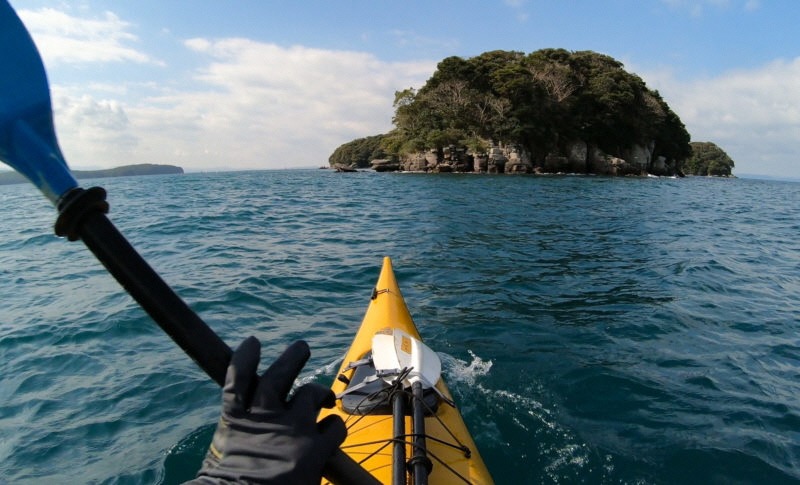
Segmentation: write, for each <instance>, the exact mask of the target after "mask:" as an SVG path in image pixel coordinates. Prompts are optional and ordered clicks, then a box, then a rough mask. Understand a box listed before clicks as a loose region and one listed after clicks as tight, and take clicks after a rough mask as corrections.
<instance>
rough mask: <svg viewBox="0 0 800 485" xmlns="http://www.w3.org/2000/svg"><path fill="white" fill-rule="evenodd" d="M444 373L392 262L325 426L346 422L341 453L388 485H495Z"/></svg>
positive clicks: (346, 364)
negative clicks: (329, 422) (334, 420)
mask: <svg viewBox="0 0 800 485" xmlns="http://www.w3.org/2000/svg"><path fill="white" fill-rule="evenodd" d="M440 370H441V363H440V361H439V358H438V356H437V355H436V354H435V352H433V351H432V350H430V349H429V348H428V347H427V346H425V345H424V344H423V343H422V342H421V338H420V335H419V331H418V330H417V327H416V325H415V324H414V321H413V320H412V318H411V314H410V313H409V311H408V307H407V306H406V303H405V300H404V299H403V295H402V294H401V293H400V288H399V287H398V285H397V280H396V278H395V275H394V271H393V269H392V262H391V260H390V258H388V257H386V258H384V260H383V268H382V269H381V273H380V276H379V277H378V283H377V285H376V286H375V289H374V290H373V293H372V299H371V301H370V304H369V307H368V308H367V312H366V314H365V316H364V320H363V322H362V323H361V327H360V328H359V330H358V332H356V336H355V338H354V340H353V343H352V344H351V346H350V349H349V350H348V351H347V353H346V354H345V357H344V361H343V362H342V366H341V369H340V370H339V373H338V378H337V379H336V380H335V381H334V383H333V385H332V386H331V388H332V390H333V392H334V393H336V396H337V401H336V406H335V407H334V408H333V409H330V410H326V409H323V410H322V413H321V414H320V419H322V418H324V417H325V416H328V415H330V414H336V415H338V416H340V417H341V418H342V419H343V420H344V422H345V424H346V425H347V429H348V435H347V439H346V440H345V442H344V443H343V444H342V447H341V449H342V450H343V451H344V452H345V453H347V454H348V455H350V457H351V458H353V459H354V460H355V461H356V462H358V463H359V464H360V465H361V466H363V467H364V468H365V469H366V470H367V471H369V472H370V473H372V475H373V476H375V478H377V479H378V480H379V481H380V482H382V483H394V484H405V483H411V480H409V478H411V479H413V483H415V484H422V483H433V484H444V483H447V484H450V483H472V484H491V483H493V481H492V478H491V476H490V475H489V472H488V470H487V468H486V465H485V464H484V463H483V460H482V459H481V456H480V454H479V453H478V449H477V447H476V446H475V442H474V441H473V439H472V437H471V435H470V434H469V431H468V430H467V427H466V425H465V424H464V420H463V418H462V417H461V413H460V412H459V410H458V408H457V407H456V406H455V403H454V402H453V400H452V397H451V395H450V391H449V390H448V389H447V386H446V385H445V383H444V380H443V379H441V377H440ZM428 472H429V473H428ZM323 483H327V482H326V481H324V480H323Z"/></svg>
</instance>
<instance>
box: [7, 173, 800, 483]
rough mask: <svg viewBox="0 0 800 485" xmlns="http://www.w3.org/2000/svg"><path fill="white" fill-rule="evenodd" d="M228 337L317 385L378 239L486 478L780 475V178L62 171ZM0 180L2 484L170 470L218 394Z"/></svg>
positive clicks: (793, 421) (797, 262)
mask: <svg viewBox="0 0 800 485" xmlns="http://www.w3.org/2000/svg"><path fill="white" fill-rule="evenodd" d="M82 185H83V186H84V187H89V186H92V185H100V186H103V187H104V188H105V189H106V190H107V191H108V194H109V197H108V199H109V202H110V204H111V212H110V214H109V217H110V218H111V220H112V221H113V222H114V224H115V225H116V226H117V227H118V228H119V229H120V231H121V232H122V233H123V234H125V235H126V237H127V238H128V239H129V240H130V242H131V243H132V244H133V246H134V247H136V248H137V249H138V251H139V252H140V253H141V254H142V256H144V258H145V259H146V260H148V261H149V262H150V264H151V265H152V266H153V267H154V268H155V269H156V270H157V271H158V272H159V273H160V274H161V275H162V277H163V278H164V279H165V280H166V281H167V282H168V283H169V284H170V285H171V286H172V287H173V288H174V289H175V291H176V292H177V293H178V294H179V295H181V297H182V298H183V299H184V300H185V301H186V302H187V303H188V304H189V305H190V306H191V307H192V308H193V309H194V310H195V311H196V312H197V313H198V314H199V315H200V316H201V317H202V318H203V319H204V320H205V321H206V322H207V323H208V324H209V325H210V326H211V327H212V328H213V329H214V330H215V331H216V332H217V333H218V334H219V335H220V336H221V337H222V339H223V340H224V341H226V342H227V343H228V344H229V345H230V346H231V347H235V346H237V345H238V344H239V342H241V341H242V340H243V339H244V338H245V337H247V336H249V335H254V336H256V337H257V338H259V339H260V340H261V341H262V342H263V357H262V365H264V366H266V365H268V364H269V363H270V362H271V361H272V360H273V359H274V358H275V357H276V356H277V355H278V354H279V353H280V352H281V351H282V350H283V349H284V348H285V347H286V345H288V344H289V343H291V342H293V341H295V340H298V339H304V340H306V341H307V342H308V343H309V344H310V346H311V349H312V357H311V360H310V361H309V363H308V364H307V366H306V368H305V369H304V371H303V372H302V374H301V377H300V379H299V382H300V383H306V382H312V381H313V382H318V383H320V384H323V385H329V384H330V383H331V382H332V380H333V379H334V377H335V376H334V374H335V372H336V369H337V368H338V364H339V362H340V359H341V356H342V354H343V353H344V351H345V350H346V349H347V347H348V346H349V344H350V342H351V340H352V338H353V335H354V333H355V331H356V329H357V327H358V325H359V324H360V322H361V319H362V317H363V314H364V311H365V310H366V307H367V304H368V302H369V298H370V293H371V290H372V287H373V285H374V284H375V281H376V279H377V276H378V273H379V270H380V266H381V262H382V258H383V257H384V256H390V257H391V258H392V260H393V263H394V267H395V272H396V275H397V278H398V281H399V283H400V287H401V289H402V291H403V294H404V296H405V298H406V301H407V303H408V306H409V308H410V310H411V313H412V315H413V316H414V319H415V321H416V323H417V326H418V327H419V330H420V332H421V334H422V336H423V338H424V340H425V341H426V343H428V345H429V346H430V347H432V348H433V349H435V350H436V351H437V352H438V353H439V355H440V357H441V358H442V361H443V376H444V379H445V380H446V381H447V382H448V385H449V387H450V389H451V391H452V393H453V395H454V397H455V400H456V402H457V404H458V406H459V408H460V409H461V412H462V413H463V415H464V418H465V421H466V423H467V425H468V427H469V429H470V431H471V433H472V435H473V436H474V438H475V441H476V442H477V445H478V448H479V451H480V453H481V455H482V456H483V458H484V460H485V462H486V464H487V466H488V468H489V470H490V472H491V473H492V475H493V476H494V479H495V481H496V482H497V483H499V484H504V483H513V484H540V483H541V484H555V483H559V484H572V483H583V484H595V483H597V484H685V483H689V484H691V483H697V484H762V483H763V484H781V483H800V183H797V182H781V181H775V180H770V181H765V180H755V179H744V178H727V179H726V178H701V177H687V178H682V179H672V178H609V177H599V176H598V177H592V176H524V175H521V176H510V175H478V174H463V175H460V174H405V173H374V172H357V173H335V172H333V171H331V170H318V169H314V170H310V169H309V170H275V171H250V172H230V173H219V172H218V173H189V174H184V175H168V176H150V177H130V178H113V179H102V180H88V181H82ZM55 217H56V213H55V210H54V209H53V207H52V206H51V205H50V204H49V202H48V201H47V200H46V199H45V198H44V197H43V196H42V195H41V194H40V193H38V192H37V191H36V189H34V188H33V186H32V185H30V184H21V185H9V186H2V187H0V457H2V458H0V483H9V484H18V483H19V484H39V483H45V484H52V483H88V484H151V483H159V484H176V483H181V482H183V481H185V480H187V479H190V478H192V477H193V476H194V474H195V473H196V472H197V470H198V468H199V466H200V461H201V459H202V457H203V455H204V454H205V451H206V449H207V446H208V443H209V441H210V438H211V435H212V434H213V430H214V425H215V421H216V419H217V417H218V416H219V407H220V391H219V388H218V387H217V386H216V384H214V383H213V382H212V381H211V380H210V379H209V378H208V377H207V376H206V375H205V374H204V373H203V372H202V371H200V370H199V368H198V367H197V366H196V365H195V364H194V363H193V362H192V361H191V360H190V359H189V358H188V357H187V356H186V355H185V354H184V353H183V352H182V351H181V350H180V349H179V348H178V347H177V346H176V345H175V344H174V343H173V342H172V341H171V340H170V339H169V338H168V337H167V336H166V335H165V334H164V333H163V332H162V331H161V330H160V329H159V327H157V326H156V325H155V324H153V323H152V322H151V320H150V319H149V317H147V315H146V314H144V312H143V311H142V310H141V309H140V308H139V307H138V306H137V305H136V303H135V302H134V301H133V300H132V299H131V298H130V297H129V296H128V295H127V294H126V293H125V292H124V291H123V290H122V289H121V287H120V286H119V285H118V284H117V283H116V281H114V280H113V279H112V278H111V277H110V276H109V275H108V274H107V273H106V271H105V270H104V268H103V267H102V266H101V265H100V263H98V262H97V260H96V259H94V256H93V255H92V254H91V253H90V252H89V251H88V250H87V249H86V248H85V247H84V246H83V245H82V243H81V242H68V241H67V240H64V239H60V238H57V237H56V236H55V235H54V234H53V223H54V221H55Z"/></svg>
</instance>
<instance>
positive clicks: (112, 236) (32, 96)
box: [0, 0, 378, 484]
mask: <svg viewBox="0 0 800 485" xmlns="http://www.w3.org/2000/svg"><path fill="white" fill-rule="evenodd" d="M0 63H2V65H3V66H4V69H2V71H0V160H2V161H3V162H5V163H6V164H8V165H10V166H11V167H12V168H14V169H15V170H16V171H18V172H19V173H21V174H22V175H24V176H25V177H27V178H28V179H29V180H30V181H31V182H32V183H33V184H34V185H35V186H36V187H38V188H39V190H41V191H42V193H43V194H44V195H45V196H46V197H47V198H48V199H49V200H50V201H51V202H52V203H53V204H54V205H55V206H56V207H57V208H58V212H59V216H58V219H57V221H56V227H55V229H56V234H58V235H59V236H65V237H67V238H68V239H69V240H71V241H75V240H78V239H80V240H82V241H83V242H84V244H85V245H86V246H87V247H88V248H89V249H90V250H91V251H92V252H93V253H94V255H95V256H96V257H97V259H98V260H100V262H101V263H103V265H104V266H105V267H106V269H108V271H109V273H111V274H112V275H113V276H114V278H116V279H117V281H118V282H119V283H120V284H121V285H122V286H123V287H124V288H125V289H126V290H127V291H128V293H130V294H131V296H132V297H133V298H134V299H135V300H136V301H137V302H138V303H139V304H140V305H141V306H142V308H144V310H145V311H146V312H147V313H148V314H149V315H150V316H151V317H152V318H153V320H154V321H155V322H156V323H157V324H158V325H159V326H160V327H161V328H162V329H163V330H164V331H165V332H166V333H167V334H168V335H169V336H170V337H172V339H173V340H174V341H175V342H176V343H177V344H178V345H179V346H180V347H181V348H182V349H183V350H184V351H185V352H186V353H187V354H188V355H189V356H190V357H191V358H192V359H194V360H195V362H197V364H198V365H199V366H200V367H201V368H202V369H203V370H204V371H205V372H206V373H207V374H208V375H209V376H210V377H211V378H212V379H214V381H216V382H217V384H220V385H222V384H223V383H224V381H225V373H226V369H227V366H228V362H229V361H230V359H231V355H232V351H231V349H230V347H228V346H227V345H226V344H225V342H223V341H222V339H220V338H219V336H218V335H217V334H216V333H214V331H213V330H211V328H210V327H209V326H208V325H206V323H205V322H203V320H201V319H200V317H199V316H198V315H197V314H196V313H195V312H194V311H192V309H191V308H189V306H188V305H187V304H186V303H185V302H184V301H183V300H181V298H180V297H178V295H177V294H175V292H174V291H172V289H171V288H170V287H169V286H168V285H167V284H166V283H165V282H164V280H162V279H161V277H160V276H159V275H158V274H157V273H156V272H155V271H154V270H153V269H152V268H151V267H150V265H148V264H147V262H146V261H145V260H144V259H143V258H142V257H141V256H140V255H139V254H138V253H137V252H136V250H135V249H134V248H133V247H132V246H131V245H130V244H129V243H128V241H127V240H126V239H125V237H123V236H122V234H120V232H119V231H118V230H117V229H116V227H114V225H113V224H112V223H111V221H110V220H108V218H107V217H106V215H105V214H106V213H107V212H108V203H107V202H106V200H105V196H106V193H105V190H103V189H102V188H99V187H93V188H90V189H88V190H84V189H82V188H80V187H78V183H77V182H76V181H75V178H74V177H73V176H72V174H71V172H70V170H69V168H68V166H67V163H66V161H65V160H64V156H63V155H62V153H61V149H60V148H59V146H58V141H57V140H56V134H55V129H54V126H53V115H52V110H51V103H50V89H49V86H48V82H47V76H46V74H45V71H44V65H43V64H42V60H41V57H40V56H39V53H38V51H37V50H36V46H35V45H34V43H33V40H32V39H31V37H30V35H29V34H28V31H27V29H26V28H25V26H24V25H23V24H22V22H21V21H20V20H19V18H18V17H17V15H16V13H15V12H14V10H13V9H12V8H11V6H10V5H9V4H8V2H7V1H6V0H0ZM324 476H325V477H326V478H328V479H329V480H331V481H332V482H334V483H369V484H374V483H378V482H377V481H376V480H375V479H374V477H372V475H370V474H369V473H368V472H367V471H366V470H364V469H363V468H361V467H360V466H359V465H358V464H357V463H356V462H355V461H353V460H352V459H351V458H350V457H349V456H347V455H345V454H344V453H343V452H342V451H341V450H338V451H337V452H336V454H335V455H334V456H333V457H331V459H330V460H329V461H328V463H327V465H326V467H325V470H324Z"/></svg>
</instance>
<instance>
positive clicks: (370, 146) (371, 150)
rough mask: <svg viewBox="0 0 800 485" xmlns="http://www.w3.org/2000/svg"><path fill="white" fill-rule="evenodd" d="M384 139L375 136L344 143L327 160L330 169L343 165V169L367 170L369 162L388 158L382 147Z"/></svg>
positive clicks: (380, 136) (383, 137)
mask: <svg viewBox="0 0 800 485" xmlns="http://www.w3.org/2000/svg"><path fill="white" fill-rule="evenodd" d="M385 138H387V135H375V136H368V137H366V138H359V139H357V140H353V141H351V142H349V143H345V144H344V145H342V146H340V147H339V148H337V149H336V150H334V152H333V154H332V155H331V156H330V157H329V158H328V163H329V164H330V166H331V167H335V166H337V165H343V166H345V167H350V166H355V167H358V168H368V167H369V166H370V165H369V162H371V161H372V160H375V159H376V158H389V156H388V155H387V152H386V151H385V150H384V147H383V145H382V143H383V141H384V139H385ZM395 141H397V140H395ZM400 143H402V140H400Z"/></svg>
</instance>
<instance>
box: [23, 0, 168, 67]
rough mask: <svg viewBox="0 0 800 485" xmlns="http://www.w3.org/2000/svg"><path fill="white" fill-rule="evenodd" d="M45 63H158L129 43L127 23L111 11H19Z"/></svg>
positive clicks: (130, 36)
mask: <svg viewBox="0 0 800 485" xmlns="http://www.w3.org/2000/svg"><path fill="white" fill-rule="evenodd" d="M18 13H19V16H20V18H21V19H22V20H23V21H24V22H25V25H26V26H27V27H28V29H29V30H30V32H31V35H32V36H33V38H34V40H35V41H36V45H37V46H38V47H39V51H40V52H41V53H42V56H43V57H44V60H45V63H46V64H57V63H90V62H122V61H127V62H131V61H132V62H137V63H159V62H158V61H157V60H155V59H153V58H151V57H150V56H148V55H147V54H144V53H143V52H141V51H139V50H137V49H135V48H133V47H131V46H130V44H132V43H135V42H136V41H137V40H138V39H137V37H136V36H135V35H133V34H131V33H130V32H129V29H130V27H131V25H130V24H129V23H128V22H125V21H123V20H121V19H120V18H119V17H117V16H116V15H115V14H113V13H111V12H105V14H104V15H103V16H102V17H101V18H97V19H85V18H79V17H73V16H71V15H69V14H67V13H65V12H61V11H58V10H55V9H52V8H41V9H39V10H19V11H18Z"/></svg>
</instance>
